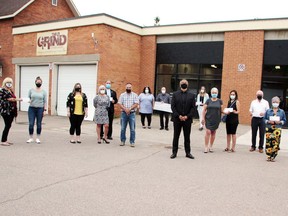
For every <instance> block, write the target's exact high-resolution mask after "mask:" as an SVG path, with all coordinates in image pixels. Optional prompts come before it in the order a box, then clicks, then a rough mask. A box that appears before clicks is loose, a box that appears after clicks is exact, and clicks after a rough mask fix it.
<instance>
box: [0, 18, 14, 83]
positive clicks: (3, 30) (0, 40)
mask: <svg viewBox="0 0 288 216" xmlns="http://www.w3.org/2000/svg"><path fill="white" fill-rule="evenodd" d="M12 22H13V19H6V20H2V21H1V27H0V46H1V49H0V63H1V64H2V66H3V70H2V73H3V76H2V77H0V82H1V83H0V86H2V81H3V79H4V78H5V77H8V76H9V77H11V78H12V79H13V80H14V67H13V65H12V48H13V37H12V27H11V26H12Z"/></svg>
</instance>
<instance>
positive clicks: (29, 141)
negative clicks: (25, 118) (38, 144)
mask: <svg viewBox="0 0 288 216" xmlns="http://www.w3.org/2000/svg"><path fill="white" fill-rule="evenodd" d="M32 142H34V140H33V139H32V138H30V139H28V140H27V141H26V143H32Z"/></svg>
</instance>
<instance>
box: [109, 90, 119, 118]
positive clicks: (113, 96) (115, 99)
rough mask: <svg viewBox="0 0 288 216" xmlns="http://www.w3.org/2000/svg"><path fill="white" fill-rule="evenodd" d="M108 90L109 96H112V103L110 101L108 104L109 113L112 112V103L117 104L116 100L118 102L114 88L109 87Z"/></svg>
mask: <svg viewBox="0 0 288 216" xmlns="http://www.w3.org/2000/svg"><path fill="white" fill-rule="evenodd" d="M110 91H111V97H112V98H113V100H114V103H112V102H111V101H110V106H109V109H108V112H109V113H114V104H117V102H118V99H117V93H116V92H115V91H114V90H112V89H110ZM106 94H107V92H106Z"/></svg>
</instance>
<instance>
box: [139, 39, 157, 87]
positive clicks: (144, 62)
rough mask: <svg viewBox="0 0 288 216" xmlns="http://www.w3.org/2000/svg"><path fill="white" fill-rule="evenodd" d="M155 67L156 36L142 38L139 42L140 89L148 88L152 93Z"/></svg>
mask: <svg viewBox="0 0 288 216" xmlns="http://www.w3.org/2000/svg"><path fill="white" fill-rule="evenodd" d="M155 66H156V36H144V37H142V42H141V74H140V80H141V82H140V89H141V90H143V88H144V87H145V86H149V87H150V88H151V91H152V92H154V82H155Z"/></svg>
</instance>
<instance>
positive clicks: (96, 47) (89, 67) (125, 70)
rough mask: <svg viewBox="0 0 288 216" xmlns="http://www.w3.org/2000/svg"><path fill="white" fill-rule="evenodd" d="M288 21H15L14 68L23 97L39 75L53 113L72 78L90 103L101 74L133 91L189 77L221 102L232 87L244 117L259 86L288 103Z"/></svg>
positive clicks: (170, 86) (61, 109)
mask: <svg viewBox="0 0 288 216" xmlns="http://www.w3.org/2000/svg"><path fill="white" fill-rule="evenodd" d="M287 26H288V19H284V18H283V19H267V20H246V21H232V22H211V23H196V24H185V25H171V26H170V25H169V26H153V27H139V26H137V25H134V24H131V23H128V22H125V21H123V20H120V19H117V18H115V17H112V16H109V15H106V14H98V15H93V16H85V17H79V18H72V19H66V20H62V21H61V20H59V21H55V22H44V23H38V24H33V25H29V26H19V27H14V28H13V38H14V39H13V41H14V43H13V53H12V56H13V58H12V63H13V65H14V66H15V70H14V72H13V73H14V74H13V75H14V76H15V79H16V83H17V87H18V88H17V93H18V94H19V96H20V97H25V95H26V94H27V91H28V89H29V88H30V87H31V86H32V85H33V83H34V79H35V77H36V76H38V75H40V76H41V77H43V80H44V86H43V87H44V88H46V90H47V92H49V112H50V114H52V115H66V108H65V102H66V96H67V94H68V93H69V92H70V91H71V90H72V88H73V86H74V84H75V83H76V82H80V83H81V84H82V85H83V91H84V92H85V93H86V94H87V95H88V100H89V101H90V104H89V106H90V107H91V106H92V100H93V98H94V96H95V94H96V91H97V90H96V89H97V87H98V86H99V85H100V84H103V83H105V81H106V80H111V81H112V88H113V89H114V90H116V91H117V93H118V94H119V95H120V93H122V92H123V91H124V90H125V84H126V83H127V82H131V83H132V84H133V89H134V91H135V92H136V93H140V92H141V91H142V89H143V87H144V86H147V85H148V86H150V87H151V89H152V90H153V91H154V93H155V94H157V93H158V92H159V91H160V89H161V87H162V86H165V87H166V88H167V90H168V91H169V92H173V91H175V90H177V88H178V83H179V81H180V80H181V79H187V80H188V81H189V83H190V86H189V88H190V90H191V91H193V92H195V93H197V92H198V89H199V88H200V86H202V85H204V86H205V87H206V89H207V90H208V91H210V89H211V88H212V87H217V88H218V89H219V91H220V96H221V98H222V99H223V101H224V105H226V104H227V101H228V97H229V92H230V91H231V90H233V89H235V90H237V91H238V94H239V100H240V103H241V114H240V122H241V123H245V124H248V123H249V122H250V116H249V111H248V110H249V106H250V102H251V101H252V100H253V99H255V97H256V91H257V90H259V89H263V91H264V97H265V98H266V99H268V100H269V102H270V99H271V98H272V97H273V96H275V95H277V96H280V97H281V98H282V100H283V108H284V109H285V110H286V111H287V101H286V100H287V99H286V98H287V96H288V92H287V89H288V82H287V81H288V68H287V65H288V55H286V52H288V51H287V50H288V49H287V48H288V27H287ZM63 38H65V39H63ZM92 107H93V106H92ZM26 109H27V107H25V105H24V104H23V105H22V104H21V105H20V110H26ZM89 110H90V113H89V116H90V118H92V116H93V110H94V109H93V108H92V109H89ZM118 111H119V110H118Z"/></svg>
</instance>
